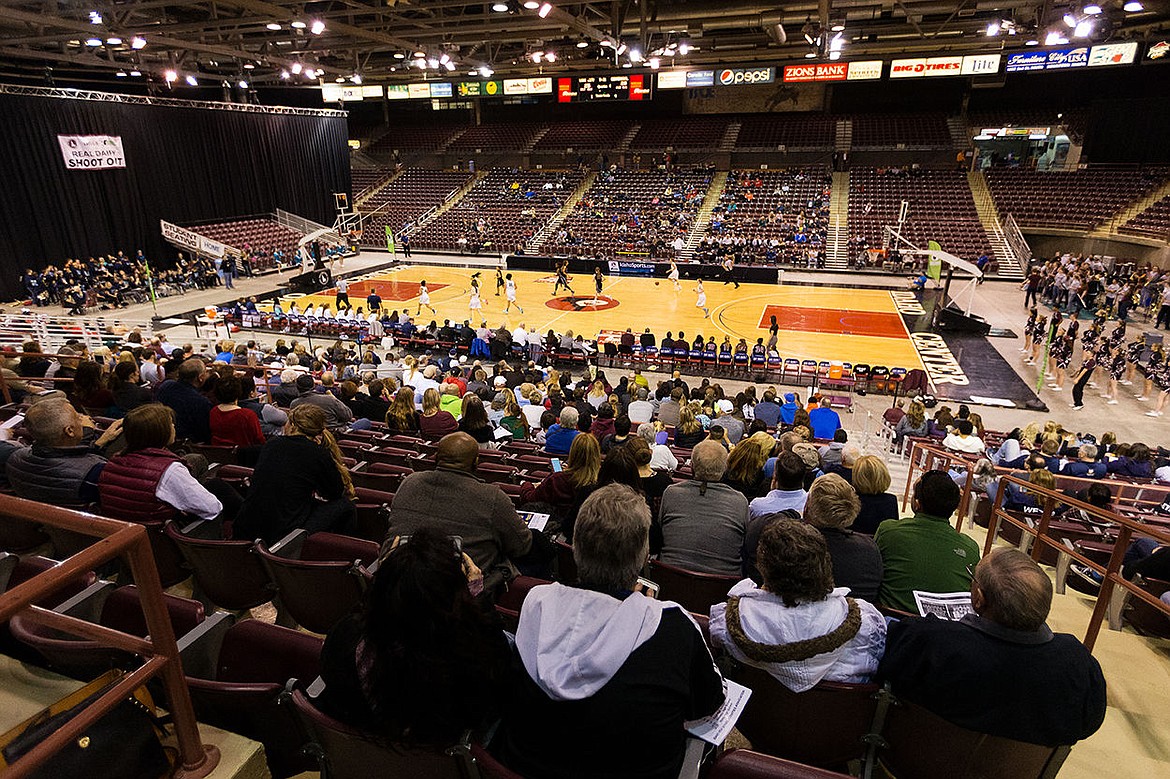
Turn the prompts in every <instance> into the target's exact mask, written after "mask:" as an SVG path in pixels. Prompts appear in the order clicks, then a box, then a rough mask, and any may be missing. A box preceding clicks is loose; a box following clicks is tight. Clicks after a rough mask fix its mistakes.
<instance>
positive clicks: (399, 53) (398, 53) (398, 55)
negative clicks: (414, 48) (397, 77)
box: [394, 51, 406, 60]
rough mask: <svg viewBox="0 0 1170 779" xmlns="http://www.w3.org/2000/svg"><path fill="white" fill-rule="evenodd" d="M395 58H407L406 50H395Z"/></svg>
mask: <svg viewBox="0 0 1170 779" xmlns="http://www.w3.org/2000/svg"><path fill="white" fill-rule="evenodd" d="M394 59H396V60H404V59H406V52H404V51H396V52H394Z"/></svg>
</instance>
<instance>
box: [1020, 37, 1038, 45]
mask: <svg viewBox="0 0 1170 779" xmlns="http://www.w3.org/2000/svg"><path fill="white" fill-rule="evenodd" d="M1024 45H1025V46H1039V45H1040V41H1038V40H1036V39H1035V38H1031V39H1029V40H1026V41H1024Z"/></svg>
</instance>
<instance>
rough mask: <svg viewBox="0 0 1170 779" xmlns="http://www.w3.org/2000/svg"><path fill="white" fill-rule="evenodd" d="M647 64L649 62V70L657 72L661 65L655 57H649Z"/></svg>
mask: <svg viewBox="0 0 1170 779" xmlns="http://www.w3.org/2000/svg"><path fill="white" fill-rule="evenodd" d="M649 62H650V69H651V70H658V68H659V66H661V64H662V61H661V60H659V59H658V58H657V57H651V58H650V60H649Z"/></svg>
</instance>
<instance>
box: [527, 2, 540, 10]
mask: <svg viewBox="0 0 1170 779" xmlns="http://www.w3.org/2000/svg"><path fill="white" fill-rule="evenodd" d="M524 7H525V8H527V9H528V10H529V11H535V10H536V9H537V8H540V3H539V2H538V1H537V0H527V2H526V3H524Z"/></svg>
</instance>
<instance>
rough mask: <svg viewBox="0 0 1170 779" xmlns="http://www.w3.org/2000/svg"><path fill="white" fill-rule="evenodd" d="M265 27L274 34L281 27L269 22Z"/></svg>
mask: <svg viewBox="0 0 1170 779" xmlns="http://www.w3.org/2000/svg"><path fill="white" fill-rule="evenodd" d="M264 26H265V27H267V28H268V29H270V30H272V31H273V32H276V31H277V30H279V29H280V25H279V24H277V23H276V22H269V23H268V24H266V25H264Z"/></svg>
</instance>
